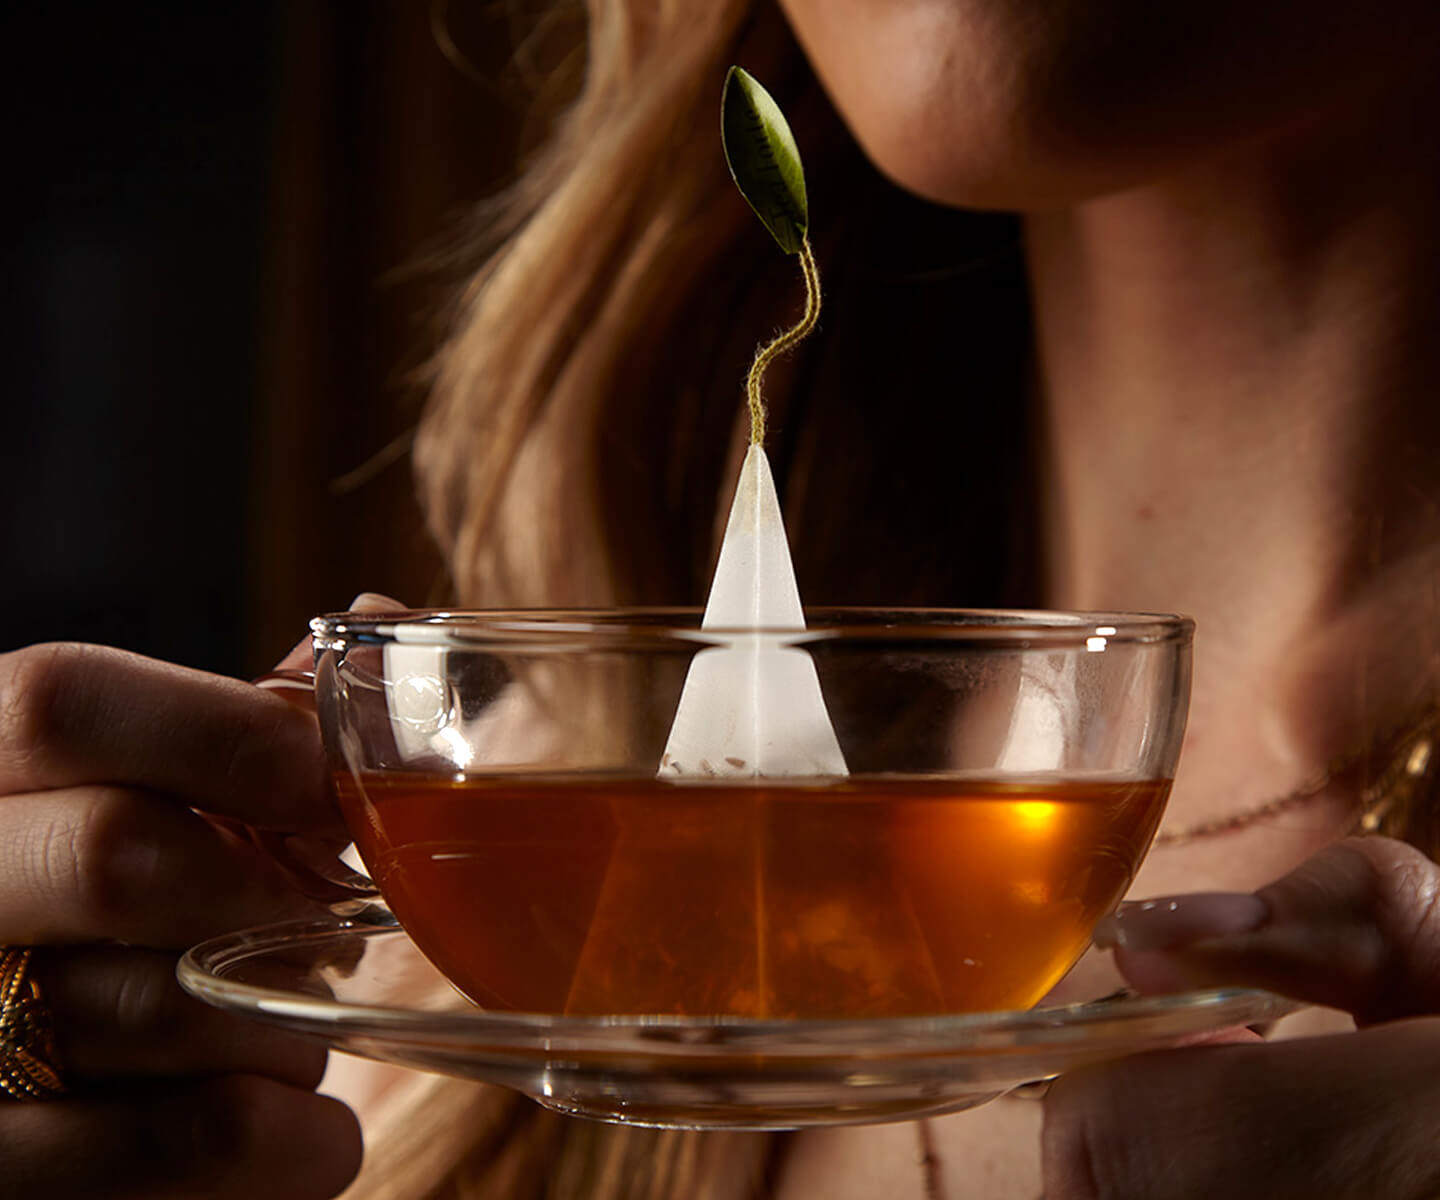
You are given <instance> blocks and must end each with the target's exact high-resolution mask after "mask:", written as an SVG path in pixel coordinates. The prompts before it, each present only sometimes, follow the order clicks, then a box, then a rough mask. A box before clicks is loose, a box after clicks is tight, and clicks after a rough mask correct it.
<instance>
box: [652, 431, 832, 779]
mask: <svg viewBox="0 0 1440 1200" xmlns="http://www.w3.org/2000/svg"><path fill="white" fill-rule="evenodd" d="M701 628H702V629H708V630H724V631H726V632H725V640H724V643H723V644H721V645H717V646H715V647H713V648H712V649H708V650H702V651H701V652H700V653H699V654H697V655H696V656H695V658H694V660H693V661H692V663H691V664H690V672H689V674H688V675H687V676H686V679H685V688H684V691H683V692H682V693H681V695H680V705H679V707H678V709H677V710H676V713H675V723H674V725H673V726H672V727H671V729H670V740H669V741H668V743H667V744H666V747H665V755H664V757H663V758H662V759H661V762H660V774H661V775H662V776H667V775H673V776H721V777H735V776H742V777H743V776H751V777H757V776H758V777H777V776H784V775H809V776H826V775H830V776H834V775H845V774H847V773H848V772H847V771H846V768H845V758H844V755H842V754H841V752H840V744H839V742H837V741H836V739H835V730H834V728H833V726H832V725H831V723H830V715H829V713H828V712H827V711H826V709H825V698H824V697H823V696H822V695H821V692H820V680H819V677H818V676H817V675H816V673H815V664H814V662H813V661H812V660H811V658H810V655H809V654H808V653H807V652H806V651H805V650H804V649H803V648H800V647H797V646H794V645H787V644H786V643H787V642H793V638H789V637H787V636H786V635H785V634H784V633H783V632H781V631H784V630H802V629H804V628H805V615H804V612H803V610H802V609H801V606H800V592H799V589H798V588H797V587H796V585H795V570H794V567H793V566H792V565H791V562H790V546H789V543H788V542H787V541H786V538H785V525H784V523H783V521H782V520H781V517H780V502H779V499H778V498H777V497H776V495H775V482H774V480H773V479H772V478H771V475H770V463H769V460H768V459H767V458H766V456H765V451H764V450H763V449H762V448H761V447H760V446H758V445H753V444H752V445H751V447H750V449H749V451H748V453H747V454H746V455H745V465H744V466H743V467H742V468H741V471H740V482H739V484H738V486H737V487H736V489H735V502H734V504H733V505H732V506H731V508H730V520H729V523H728V524H727V525H726V528H725V540H724V541H723V542H722V544H721V547H720V561H719V563H718V564H717V565H716V568H715V578H714V581H713V582H712V583H711V585H710V599H709V602H708V603H707V604H706V606H705V617H704V620H703V622H702V624H701ZM747 630H754V631H755V632H752V633H747V632H745V631H747Z"/></svg>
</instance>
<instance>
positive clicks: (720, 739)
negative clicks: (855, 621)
mask: <svg viewBox="0 0 1440 1200" xmlns="http://www.w3.org/2000/svg"><path fill="white" fill-rule="evenodd" d="M721 109H722V134H723V140H724V145H725V156H726V160H727V161H728V162H729V164H730V171H731V174H732V175H733V176H734V178H735V182H736V184H737V186H739V188H740V191H741V192H742V194H744V196H745V199H746V200H747V201H749V203H750V205H751V207H752V208H754V209H755V211H756V213H757V214H758V215H759V216H760V219H761V220H762V221H763V222H764V223H765V225H766V228H768V229H769V230H770V232H771V233H772V234H773V235H774V237H775V240H776V241H777V242H778V243H779V244H780V248H781V249H782V250H785V251H786V252H787V253H796V254H798V255H799V257H800V262H801V266H802V269H803V271H804V276H805V313H804V315H803V316H802V317H801V319H800V321H799V323H798V324H796V325H795V326H794V327H793V328H791V329H788V330H786V331H784V332H783V333H781V334H780V335H779V336H778V337H776V338H775V339H774V340H773V341H771V342H770V343H769V344H768V345H766V346H765V347H763V348H762V349H761V350H760V352H759V353H758V354H757V355H756V357H755V362H754V365H752V367H751V368H750V377H749V379H748V381H747V385H746V388H747V393H748V399H749V405H750V448H749V450H748V451H747V452H746V455H745V462H744V465H743V467H742V468H741V471H740V480H739V483H738V485H737V486H736V489H735V500H734V503H733V504H732V506H731V509H730V519H729V522H728V523H727V525H726V527H725V538H724V541H723V542H722V543H721V546H720V560H719V562H718V563H717V565H716V567H715V577H714V580H713V581H712V582H711V585H710V598H709V601H708V602H707V604H706V606H705V617H704V620H703V622H702V625H701V628H702V629H710V630H725V631H726V637H725V640H724V642H723V644H721V645H717V646H715V647H714V648H712V649H708V650H702V651H701V652H700V653H699V654H697V655H696V656H695V659H694V661H693V662H692V663H691V665H690V672H689V674H688V676H687V677H686V680H685V688H684V691H683V692H682V693H681V696H680V704H679V707H678V709H677V710H676V713H675V722H674V725H673V726H672V727H671V730H670V739H669V741H668V743H667V744H666V747H665V754H664V756H663V757H662V759H661V762H660V774H661V776H662V777H663V776H729V777H734V776H740V777H767V776H768V777H776V776H785V775H791V776H795V775H807V776H827V775H828V776H835V775H846V774H848V772H847V770H846V767H845V758H844V755H843V754H842V753H841V752H840V744H839V742H838V741H836V738H835V730H834V727H833V726H832V725H831V723H830V716H829V713H828V712H827V711H826V709H825V699H824V697H823V696H822V695H821V692H820V680H819V677H818V676H817V675H816V673H815V664H814V662H813V661H812V660H811V658H810V655H809V654H808V653H807V652H806V651H805V650H803V649H801V648H799V647H797V646H795V645H793V641H794V639H793V638H787V637H786V636H785V634H784V632H783V631H785V630H803V629H804V628H805V614H804V610H803V609H802V607H801V604H800V592H799V589H798V588H797V587H796V584H795V570H794V567H793V566H792V564H791V561H790V546H789V543H788V541H787V540H786V537H785V525H784V522H783V521H782V519H781V516H780V502H779V499H778V498H777V496H776V494H775V482H774V480H773V479H772V477H771V474H770V463H769V460H768V459H767V457H766V455H765V449H764V446H763V444H762V443H763V440H764V435H765V409H764V404H763V402H762V399H761V394H760V379H761V377H762V375H763V373H764V371H765V368H766V366H768V365H769V363H770V362H771V361H772V360H773V359H774V358H775V357H777V356H778V355H780V354H782V353H783V352H784V351H785V350H787V349H789V348H790V347H791V346H793V345H794V344H795V343H796V342H798V341H799V340H800V339H801V338H802V337H804V336H805V335H806V334H807V333H809V332H810V330H811V329H812V328H814V326H815V323H816V319H817V318H818V316H819V282H818V278H817V275H816V268H815V259H814V255H813V254H812V253H811V250H810V243H809V240H808V238H807V237H806V225H807V220H808V217H807V211H806V199H805V179H804V175H803V174H802V173H801V170H800V156H799V151H798V149H797V148H796V146H795V141H794V137H793V136H792V135H791V133H790V129H789V126H788V125H787V124H786V123H785V118H784V117H783V116H782V115H781V113H780V110H779V108H778V107H777V106H776V104H775V102H774V100H772V99H771V98H770V96H769V94H768V93H767V92H766V91H765V90H764V89H763V88H761V87H760V85H759V84H758V83H756V82H755V80H754V79H752V78H751V77H750V76H749V75H747V74H746V73H745V72H744V71H741V70H739V69H738V68H736V69H732V70H731V72H730V75H729V76H728V77H727V79H726V83H725V96H724V99H723V100H722V103H721ZM747 630H753V631H754V632H748V633H747V632H745V631H747Z"/></svg>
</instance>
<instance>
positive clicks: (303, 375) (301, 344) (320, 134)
mask: <svg viewBox="0 0 1440 1200" xmlns="http://www.w3.org/2000/svg"><path fill="white" fill-rule="evenodd" d="M25 8H26V12H25V15H24V16H23V17H21V18H18V19H16V18H7V22H6V23H7V25H8V26H9V29H8V33H9V37H7V39H6V40H7V43H8V49H9V52H10V53H9V55H8V56H7V57H8V58H9V64H10V65H9V67H8V68H7V73H6V82H5V84H4V85H3V86H4V88H5V92H6V93H7V101H8V103H7V106H6V107H7V111H8V113H9V114H10V120H9V121H7V126H8V127H9V128H10V130H11V137H10V138H9V139H7V140H8V143H9V144H8V146H7V147H6V150H7V153H6V158H7V159H8V160H9V170H8V171H7V172H6V174H7V175H8V177H9V183H8V185H7V190H8V191H9V193H10V203H9V204H8V205H7V206H6V207H7V209H8V210H9V213H10V215H9V217H8V218H7V220H6V221H5V223H4V229H5V236H4V281H5V287H4V294H3V301H0V303H3V309H0V315H3V322H0V329H3V333H0V353H3V363H4V365H5V391H4V400H3V413H4V424H3V428H4V430H5V437H4V441H3V447H4V448H3V452H0V455H3V457H0V513H3V517H0V563H3V564H4V567H3V571H4V574H3V576H0V584H3V587H0V650H8V649H12V648H14V647H16V646H20V645H24V644H26V643H29V642H34V641H41V640H49V639H75V640H87V641H102V642H107V643H110V644H113V645H119V646H124V647H127V648H130V649H134V650H138V651H141V652H144V653H147V654H152V655H156V656H159V657H163V658H168V659H172V660H175V661H178V662H183V663H186V664H190V665H194V666H200V667H204V668H207V669H211V670H218V671H223V672H226V673H231V674H240V675H249V674H254V673H257V672H258V671H260V670H263V669H264V668H265V667H266V666H267V665H268V664H269V663H270V662H271V661H273V659H274V658H276V657H277V656H278V655H279V654H281V653H282V652H283V651H284V650H285V649H286V648H288V646H289V645H290V644H292V643H293V642H294V641H296V640H297V639H298V638H299V637H300V636H302V635H303V633H304V629H305V620H306V618H307V617H308V616H309V615H311V614H312V613H314V612H317V611H323V610H326V609H333V608H337V607H342V606H344V605H345V604H346V603H347V602H348V601H349V599H350V598H351V596H352V595H353V594H354V593H355V592H357V591H359V590H362V589H371V590H379V591H388V592H391V593H392V594H395V595H398V596H400V597H401V598H402V599H405V600H407V601H409V602H412V603H423V602H424V601H426V600H427V599H429V598H431V597H432V596H434V595H437V594H438V593H439V591H440V590H441V589H443V586H444V583H443V577H442V576H441V574H440V570H439V563H438V559H437V557H436V555H435V553H434V551H433V550H432V548H431V546H430V544H429V542H428V539H427V538H426V536H425V534H424V532H423V527H422V524H421V520H420V517H419V514H418V512H417V511H416V508H415V505H414V502H413V499H412V488H411V482H410V479H409V472H408V460H407V459H406V457H405V456H404V454H403V453H400V451H403V449H404V447H405V445H406V438H407V434H408V431H409V430H410V429H411V428H413V424H414V421H415V418H416V415H417V412H418V405H419V401H420V399H421V396H422V394H423V388H422V387H421V385H420V384H419V383H418V382H417V373H418V369H419V368H420V367H421V366H423V364H424V362H425V360H426V357H427V355H428V353H429V352H430V350H431V349H432V348H433V346H434V344H435V342H436V339H437V331H438V324H437V319H436V318H437V315H438V314H439V313H440V312H441V311H442V309H443V301H444V298H445V296H446V295H447V294H448V289H449V288H450V287H451V286H453V278H451V277H450V275H447V272H446V271H444V270H442V269H438V268H437V267H436V265H435V264H436V262H437V261H438V260H439V259H440V258H441V257H442V256H443V252H444V251H445V250H447V249H448V248H449V247H451V246H453V245H454V244H455V242H456V241H457V231H458V230H459V228H460V227H461V226H462V225H463V224H464V223H465V220H466V213H467V211H468V210H469V208H470V207H471V206H472V205H473V203H474V202H475V201H476V200H478V199H479V198H481V197H483V196H484V195H486V194H487V193H490V192H493V191H494V190H495V189H496V188H497V187H498V186H499V185H500V184H501V183H503V181H504V180H505V178H507V176H508V174H509V173H510V171H511V169H512V164H513V162H514V157H515V150H514V142H515V134H514V126H515V124H516V122H515V118H514V115H513V114H514V111H515V108H514V102H513V98H512V97H506V96H504V95H502V94H501V92H500V90H499V89H497V88H496V87H494V86H492V84H493V82H494V80H496V79H498V78H499V77H500V75H501V73H502V70H501V69H502V66H503V64H505V63H506V62H508V61H510V57H511V55H512V52H513V48H514V47H513V33H512V31H511V30H510V29H509V28H508V27H506V26H505V25H504V23H503V22H502V21H500V20H499V18H498V17H497V16H496V15H495V9H494V7H493V6H486V5H478V6H477V5H464V6H462V5H459V4H456V5H455V6H454V9H453V11H447V10H445V9H444V8H443V7H441V8H437V7H436V6H434V5H432V4H430V3H427V2H425V0H333V2H328V3H327V2H326V0H293V2H285V0H277V2H276V3H273V4H269V5H267V4H263V3H248V4H229V5H207V4H194V3H184V4H181V3H153V4H144V5H128V4H113V3H81V4H75V3H67V4H59V5H30V6H25ZM437 22H438V24H437ZM437 28H438V29H439V30H440V32H438V33H437ZM447 39H453V42H454V47H453V48H452V47H450V46H449V44H448V41H447ZM456 50H458V51H459V55H458V57H459V60H460V61H459V63H458V65H457V63H456V58H457V54H456V53H455V51H456ZM447 51H448V52H447ZM451 275H453V272H451ZM387 447H390V448H391V453H390V454H389V455H388V456H387V455H385V454H384V453H383V452H384V451H385V449H386V448H387ZM377 455H380V457H379V458H378V459H377V457H376V456H377ZM387 463H388V464H389V465H384V464H387ZM357 468H362V470H361V471H360V475H359V477H358V478H357V477H356V476H355V474H354V472H355V471H356V469H357Z"/></svg>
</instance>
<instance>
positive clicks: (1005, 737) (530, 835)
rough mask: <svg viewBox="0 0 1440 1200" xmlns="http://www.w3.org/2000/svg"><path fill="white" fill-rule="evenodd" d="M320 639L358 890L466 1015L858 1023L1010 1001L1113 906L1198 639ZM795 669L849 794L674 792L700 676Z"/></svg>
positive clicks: (1186, 634)
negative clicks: (673, 747)
mask: <svg viewBox="0 0 1440 1200" xmlns="http://www.w3.org/2000/svg"><path fill="white" fill-rule="evenodd" d="M807 619H808V623H809V628H808V629H806V630H804V631H795V630H773V631H759V632H757V631H754V630H716V629H705V630H701V628H700V625H699V614H698V612H688V611H683V612H682V611H655V610H643V611H642V610H629V611H627V610H607V611H604V612H581V611H544V612H540V611H530V612H469V613H462V612H455V613H445V612H406V613H394V614H374V613H365V614H358V613H343V614H337V615H332V616H326V617H320V618H317V619H316V620H315V621H314V622H313V623H312V630H313V633H314V635H315V648H316V677H315V695H316V702H317V707H318V711H319V715H320V721H321V728H322V731H323V735H324V739H325V744H326V748H327V753H328V755H329V758H330V762H331V765H332V768H333V771H334V778H335V784H336V789H337V792H338V795H339V797H340V802H341V807H342V810H343V812H344V815H345V819H346V823H347V825H348V827H349V830H350V833H351V834H352V836H353V837H354V839H355V844H356V847H357V848H358V850H359V853H360V855H361V857H362V858H363V860H364V863H365V865H366V867H367V869H368V871H369V873H370V876H371V878H372V880H373V882H374V885H375V886H376V887H377V888H378V889H379V891H380V893H381V894H382V895H383V897H384V900H385V902H386V903H387V904H388V905H389V907H390V909H391V910H392V911H393V912H394V914H395V916H396V917H397V918H398V919H399V921H400V923H401V924H402V925H403V926H404V928H405V930H406V932H407V933H408V934H409V936H410V937H411V939H412V940H413V941H414V943H415V944H416V946H417V947H418V948H419V949H420V950H421V951H422V952H423V953H424V954H425V955H426V956H427V957H428V958H429V959H430V960H431V961H432V962H433V963H434V964H435V965H436V966H437V967H438V968H439V969H440V970H441V971H442V972H443V973H444V974H445V975H446V976H447V978H449V979H450V981H451V982H452V983H454V985H455V986H456V987H457V988H459V989H460V990H461V991H463V992H464V993H465V994H466V995H467V996H469V997H470V998H471V999H472V1000H473V1001H475V1002H476V1003H477V1004H479V1005H481V1006H483V1007H485V1008H489V1009H493V1010H504V1011H515V1012H534V1013H555V1014H567V1015H603V1014H632V1015H633V1014H673V1015H684V1016H695V1017H716V1018H795V1019H816V1018H820V1019H829V1018H852V1019H853V1018H870V1017H884V1018H889V1017H903V1016H919V1015H929V1014H943V1013H958V1012H975V1011H993V1010H1002V1009H1016V1008H1020V1009H1023V1008H1028V1007H1029V1006H1031V1005H1033V1004H1034V1003H1035V1002H1036V1001H1037V1000H1038V999H1039V998H1040V997H1041V996H1043V995H1044V994H1045V993H1046V992H1047V991H1048V990H1049V989H1050V988H1051V986H1052V985H1053V984H1054V983H1055V982H1056V981H1057V980H1058V979H1059V978H1060V977H1061V976H1062V975H1063V974H1064V973H1065V972H1066V971H1067V970H1068V969H1069V967H1070V966H1071V965H1072V964H1073V962H1074V961H1075V960H1076V959H1077V958H1078V957H1079V955H1080V954H1081V953H1082V952H1083V950H1084V949H1085V948H1086V946H1087V945H1088V942H1089V937H1090V931H1091V929H1092V928H1093V926H1094V924H1095V922H1096V921H1097V920H1098V919H1099V917H1101V916H1102V915H1104V914H1105V913H1106V912H1108V911H1110V910H1111V909H1112V908H1113V906H1114V905H1115V903H1116V902H1117V901H1118V900H1119V898H1120V896H1121V895H1122V894H1123V893H1124V891H1125V890H1126V888H1127V887H1128V885H1129V883H1130V880H1131V879H1132V878H1133V875H1134V872H1135V870H1136V868H1137V867H1138V865H1139V863H1140V860H1141V859H1142V857H1143V856H1144V853H1145V851H1146V849H1147V847H1148V846H1149V843H1150V840H1151V838H1152V836H1153V834H1154V832H1155V829H1156V827H1157V825H1158V824H1159V820H1160V816H1161V813H1162V811H1163V808H1164V805H1165V800H1166V797H1167V795H1168V793H1169V788H1170V781H1171V778H1172V776H1173V773H1174V768H1175V763H1176V758H1177V756H1178V752H1179V746H1180V741H1181V736H1182V733H1183V729H1184V723H1185V713H1186V706H1187V701H1188V692H1189V670H1190V666H1189V664H1190V658H1189V655H1190V638H1191V624H1190V622H1189V621H1187V620H1185V619H1183V618H1179V617H1171V616H1150V615H1134V614H1070V613H1021V612H962V611H915V610H897V611H884V610H874V609H866V610H857V609H848V610H813V611H811V612H809V613H808V614H807ZM760 644H763V645H765V646H768V647H785V648H789V649H793V650H797V651H799V652H802V653H804V654H805V655H807V656H808V657H809V659H810V660H811V662H813V664H814V667H815V670H816V672H817V675H818V678H819V681H820V686H821V690H822V693H823V695H824V700H825V705H826V707H827V709H828V712H829V717H830V720H831V722H832V723H833V726H834V730H835V734H836V737H837V739H838V742H839V744H840V747H841V749H842V751H843V754H844V759H845V762H846V764H847V765H848V768H849V773H848V774H847V775H839V776H836V775H831V776H826V777H820V778H814V777H794V776H784V777H778V778H753V777H752V778H746V777H735V776H733V775H731V776H722V775H721V774H719V773H718V772H717V774H716V776H715V777H713V778H711V777H708V776H707V775H706V774H705V773H704V770H703V767H702V768H701V770H700V771H699V772H697V773H696V774H691V775H686V776H685V777H683V778H682V777H676V776H674V775H673V774H667V773H666V772H665V771H664V770H662V758H663V755H664V752H665V746H666V742H667V737H668V735H669V733H670V728H671V723H672V721H673V719H674V715H675V712H676V707H677V705H678V702H679V698H680V694H681V689H682V687H683V686H684V683H685V679H686V675H687V671H688V668H689V666H690V664H691V662H692V661H693V659H694V657H695V656H696V655H697V654H698V653H702V652H705V651H707V650H713V649H715V648H717V647H722V646H728V647H732V648H734V647H745V646H751V645H760Z"/></svg>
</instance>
